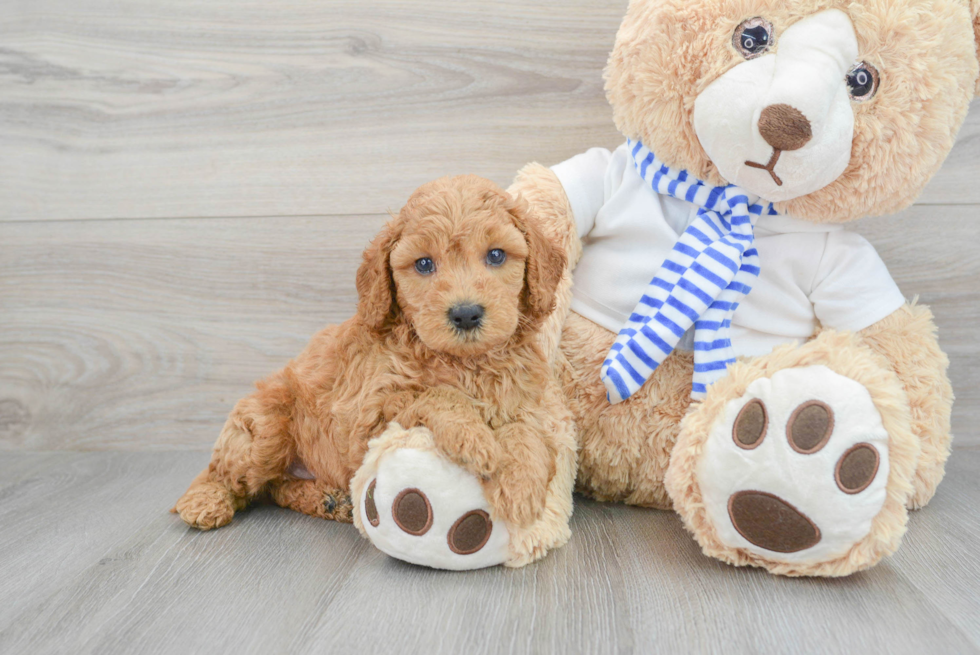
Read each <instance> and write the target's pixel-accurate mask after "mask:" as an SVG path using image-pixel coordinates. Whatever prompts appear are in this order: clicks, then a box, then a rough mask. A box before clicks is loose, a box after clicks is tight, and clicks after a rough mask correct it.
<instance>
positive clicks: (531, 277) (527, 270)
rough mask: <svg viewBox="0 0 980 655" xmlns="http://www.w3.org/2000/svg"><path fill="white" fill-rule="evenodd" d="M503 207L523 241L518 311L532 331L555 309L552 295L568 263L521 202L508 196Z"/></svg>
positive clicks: (524, 202)
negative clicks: (520, 293) (522, 274)
mask: <svg viewBox="0 0 980 655" xmlns="http://www.w3.org/2000/svg"><path fill="white" fill-rule="evenodd" d="M504 206H505V208H506V210H507V212H508V213H509V214H510V215H511V216H512V217H513V219H514V224H515V225H516V226H517V229H519V230H520V231H521V232H522V233H523V234H524V238H525V240H526V241H527V251H528V254H527V260H526V261H525V263H524V293H523V296H522V299H521V302H522V304H523V307H522V310H523V312H524V314H525V316H526V317H527V318H528V319H529V320H530V324H531V325H530V326H529V327H534V326H537V325H538V324H539V323H540V322H541V321H542V320H544V319H545V318H546V317H547V316H548V315H549V314H551V312H552V311H553V310H554V309H555V292H556V291H557V289H558V283H559V282H561V278H562V275H564V273H565V267H566V266H567V264H568V262H567V260H566V257H565V252H564V250H563V249H562V248H560V247H559V246H558V244H556V243H555V242H554V241H552V240H551V239H549V238H548V235H547V234H545V232H544V230H543V229H542V227H541V224H540V223H539V221H538V220H537V219H536V218H535V217H534V216H533V215H532V214H531V213H530V211H529V207H528V204H527V202H526V201H525V200H524V199H523V198H521V197H520V196H518V197H516V198H511V197H509V196H508V198H507V202H506V203H505V205H504Z"/></svg>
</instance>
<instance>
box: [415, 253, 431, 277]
mask: <svg viewBox="0 0 980 655" xmlns="http://www.w3.org/2000/svg"><path fill="white" fill-rule="evenodd" d="M415 270H416V271H418V272H419V274H420V275H428V274H430V273H434V272H435V270H436V263H435V262H434V261H432V260H431V259H430V258H428V257H423V258H422V259H419V260H417V261H416V262H415Z"/></svg>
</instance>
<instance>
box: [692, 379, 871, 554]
mask: <svg viewBox="0 0 980 655" xmlns="http://www.w3.org/2000/svg"><path fill="white" fill-rule="evenodd" d="M697 475H698V482H699V484H700V486H701V491H702V494H703V497H704V504H705V509H706V510H707V513H708V517H709V519H710V520H711V522H712V523H713V524H714V525H715V528H716V530H717V532H718V536H719V538H720V539H721V541H722V542H723V543H725V544H727V545H728V546H730V547H732V548H744V549H745V550H748V551H749V552H751V553H754V554H756V555H757V556H759V557H762V558H765V559H767V560H773V561H778V562H788V563H803V562H820V561H825V560H829V559H834V558H837V557H840V556H841V555H843V554H845V553H847V551H849V550H850V549H851V548H853V547H854V545H855V544H857V543H858V542H860V541H861V540H862V539H864V538H865V537H866V536H867V535H868V533H869V532H870V531H871V522H872V521H873V520H874V518H875V517H876V516H877V515H878V513H879V512H880V511H881V508H882V506H883V505H884V502H885V486H886V483H887V481H888V433H887V432H886V431H885V428H884V426H883V425H882V423H881V416H880V415H879V413H878V410H877V408H876V407H875V405H874V403H873V402H872V400H871V396H870V394H869V393H868V391H867V389H865V388H864V387H863V386H861V385H860V384H858V383H857V382H855V381H854V380H851V379H850V378H846V377H844V376H842V375H838V374H836V373H834V372H833V371H831V370H830V369H828V368H826V367H824V366H813V367H807V368H791V369H786V370H783V371H779V372H778V373H776V374H775V375H774V376H773V377H772V378H761V379H759V380H756V381H755V382H753V383H752V384H751V385H749V388H748V391H747V393H746V394H745V395H744V396H743V397H742V398H740V399H738V400H737V401H734V402H731V403H729V405H728V407H726V409H725V413H724V416H723V417H722V420H721V421H719V422H718V423H716V424H715V426H714V427H713V429H712V430H711V434H710V435H709V437H708V440H707V442H706V443H705V448H704V454H703V456H702V459H701V464H700V466H699V470H698V474H697Z"/></svg>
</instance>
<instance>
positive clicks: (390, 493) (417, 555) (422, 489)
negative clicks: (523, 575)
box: [359, 448, 510, 570]
mask: <svg viewBox="0 0 980 655" xmlns="http://www.w3.org/2000/svg"><path fill="white" fill-rule="evenodd" d="M359 511H360V512H361V519H362V521H363V523H364V528H365V531H366V532H367V536H368V539H370V540H371V543H373V544H374V545H375V546H376V547H377V548H378V549H379V550H381V551H383V552H385V553H387V554H388V555H391V556H392V557H395V558H397V559H400V560H403V561H406V562H411V563H413V564H421V565H423V566H430V567H432V568H438V569H452V570H468V569H479V568H484V567H488V566H495V565H497V564H502V563H504V561H506V560H507V557H508V547H509V540H510V534H509V531H508V530H507V526H506V525H504V524H503V523H501V522H496V523H495V522H493V521H492V520H491V519H490V506H489V504H488V503H487V500H486V498H485V496H484V495H483V488H482V486H481V485H480V483H479V481H478V480H477V479H476V477H474V476H473V475H472V474H471V473H469V472H467V471H466V470H464V469H462V468H460V467H458V466H456V465H455V464H452V463H451V462H449V461H448V460H446V459H444V458H442V457H441V456H440V455H439V454H438V453H436V452H434V451H431V450H419V449H412V448H401V449H398V450H395V451H393V452H391V453H388V454H386V455H384V456H383V457H382V459H381V461H380V462H379V464H378V470H377V474H376V475H375V477H374V479H373V480H371V482H370V483H369V484H368V485H367V486H366V487H365V489H364V492H363V494H362V497H361V502H360V508H359Z"/></svg>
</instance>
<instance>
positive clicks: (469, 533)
mask: <svg viewBox="0 0 980 655" xmlns="http://www.w3.org/2000/svg"><path fill="white" fill-rule="evenodd" d="M491 532H493V521H491V520H490V515H489V514H487V513H486V512H484V511H483V510H482V509H475V510H473V511H472V512H467V513H466V514H463V515H462V516H461V517H459V519H458V520H457V521H456V522H455V523H453V527H451V528H449V535H448V537H447V540H448V541H449V549H450V550H451V551H453V552H454V553H457V554H459V555H471V554H473V553H475V552H477V551H479V550H480V549H481V548H483V547H484V546H486V545H487V542H488V541H489V540H490V533H491Z"/></svg>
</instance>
